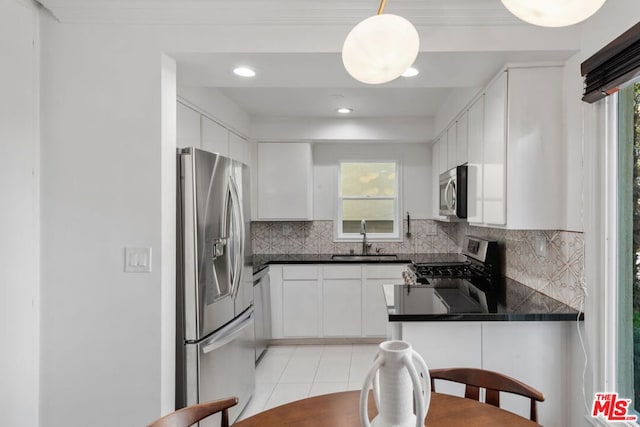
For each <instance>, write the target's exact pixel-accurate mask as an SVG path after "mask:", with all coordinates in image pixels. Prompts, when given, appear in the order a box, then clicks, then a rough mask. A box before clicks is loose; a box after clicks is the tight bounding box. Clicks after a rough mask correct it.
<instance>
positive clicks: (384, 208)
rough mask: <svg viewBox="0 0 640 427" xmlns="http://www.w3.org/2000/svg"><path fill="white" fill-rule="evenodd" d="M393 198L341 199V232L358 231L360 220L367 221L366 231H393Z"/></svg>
mask: <svg viewBox="0 0 640 427" xmlns="http://www.w3.org/2000/svg"><path fill="white" fill-rule="evenodd" d="M394 203H395V201H394V200H343V201H342V231H343V233H360V221H361V220H363V219H364V220H366V221H367V233H393V214H394Z"/></svg>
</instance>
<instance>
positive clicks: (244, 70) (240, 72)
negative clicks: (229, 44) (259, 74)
mask: <svg viewBox="0 0 640 427" xmlns="http://www.w3.org/2000/svg"><path fill="white" fill-rule="evenodd" d="M233 74H235V75H237V76H241V77H255V75H256V72H255V71H253V70H252V69H251V68H249V67H237V68H234V70H233Z"/></svg>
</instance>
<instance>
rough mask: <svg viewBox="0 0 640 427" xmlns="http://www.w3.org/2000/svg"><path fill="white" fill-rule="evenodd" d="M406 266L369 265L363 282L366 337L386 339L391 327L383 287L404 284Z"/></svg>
mask: <svg viewBox="0 0 640 427" xmlns="http://www.w3.org/2000/svg"><path fill="white" fill-rule="evenodd" d="M405 269H406V265H404V264H378V265H376V264H367V265H366V266H365V276H364V281H363V304H362V307H363V310H364V316H363V324H364V330H363V335H364V336H366V337H385V336H386V335H387V328H388V325H389V315H388V314H387V302H386V301H385V299H384V292H383V291H382V285H385V284H389V283H402V280H401V279H400V278H401V277H402V272H403V271H404V270H405Z"/></svg>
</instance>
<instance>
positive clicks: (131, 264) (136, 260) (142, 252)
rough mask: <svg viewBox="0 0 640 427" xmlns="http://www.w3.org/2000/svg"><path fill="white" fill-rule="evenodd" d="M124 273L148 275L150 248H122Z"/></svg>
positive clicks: (149, 269) (149, 270)
mask: <svg viewBox="0 0 640 427" xmlns="http://www.w3.org/2000/svg"><path fill="white" fill-rule="evenodd" d="M124 271H125V272H126V273H150V272H151V248H124Z"/></svg>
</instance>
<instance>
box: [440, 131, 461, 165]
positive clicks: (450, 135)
mask: <svg viewBox="0 0 640 427" xmlns="http://www.w3.org/2000/svg"><path fill="white" fill-rule="evenodd" d="M456 144H457V137H456V124H455V123H454V124H453V125H452V126H451V127H450V128H449V129H447V161H446V166H445V170H444V171H443V172H446V171H448V170H449V169H452V168H455V167H456V166H458V164H457V162H458V149H457V145H456Z"/></svg>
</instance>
